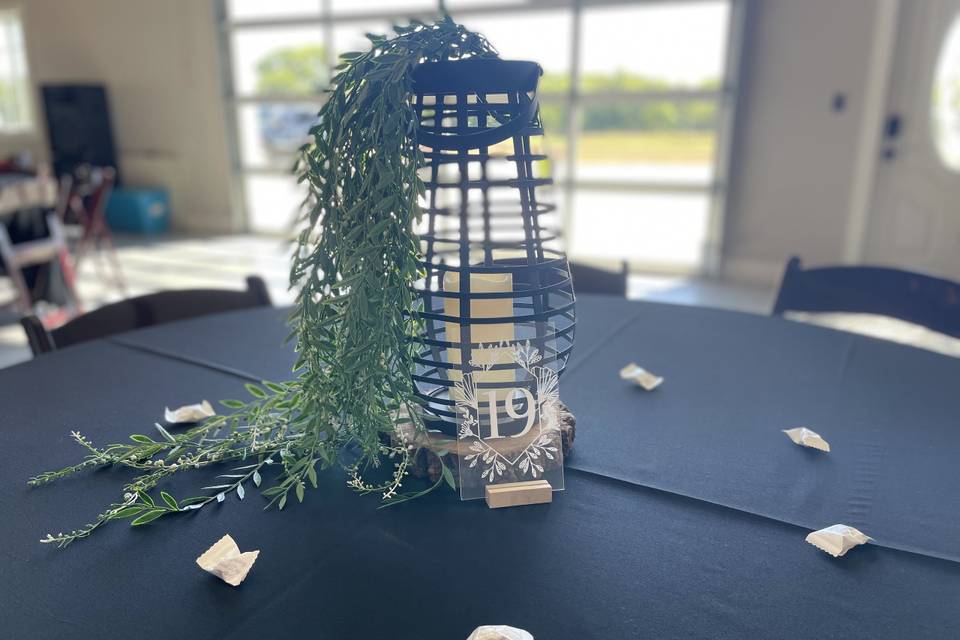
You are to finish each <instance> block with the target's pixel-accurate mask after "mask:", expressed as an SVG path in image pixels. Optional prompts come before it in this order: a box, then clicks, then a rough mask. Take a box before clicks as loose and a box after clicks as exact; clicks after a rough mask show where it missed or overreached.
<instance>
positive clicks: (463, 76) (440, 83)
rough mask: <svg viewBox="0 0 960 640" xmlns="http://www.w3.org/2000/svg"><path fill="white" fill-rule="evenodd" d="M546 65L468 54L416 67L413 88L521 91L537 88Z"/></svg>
mask: <svg viewBox="0 0 960 640" xmlns="http://www.w3.org/2000/svg"><path fill="white" fill-rule="evenodd" d="M541 75H543V69H542V68H540V65H539V64H537V63H536V62H530V61H527V60H501V59H499V58H467V59H465V60H450V61H445V62H425V63H423V64H420V65H418V66H417V67H416V68H415V69H414V70H413V92H414V93H418V94H428V93H445V94H452V93H462V92H478V93H498V92H503V93H519V92H530V91H536V90H537V83H538V82H539V80H540V76H541Z"/></svg>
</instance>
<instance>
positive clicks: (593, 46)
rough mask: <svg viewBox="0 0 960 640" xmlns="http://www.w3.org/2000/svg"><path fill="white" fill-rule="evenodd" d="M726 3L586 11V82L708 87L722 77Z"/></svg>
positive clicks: (588, 87) (587, 85) (586, 86)
mask: <svg viewBox="0 0 960 640" xmlns="http://www.w3.org/2000/svg"><path fill="white" fill-rule="evenodd" d="M729 11H730V6H729V3H728V2H689V3H688V2H685V3H682V4H678V5H669V4H662V5H660V4H654V5H648V6H639V7H624V6H614V7H605V8H597V9H585V10H584V12H583V60H582V70H583V79H582V80H581V83H582V86H583V89H584V90H585V91H592V90H597V89H605V88H607V87H592V86H591V76H595V75H605V76H609V75H610V74H611V73H614V75H621V76H623V77H624V81H625V82H626V81H631V82H633V83H634V84H636V83H640V84H643V85H650V86H649V87H645V86H643V87H637V90H643V89H645V88H651V89H653V88H663V87H662V86H655V85H665V86H666V87H684V88H705V87H711V86H714V85H716V83H717V82H718V81H719V79H720V78H721V77H722V76H723V62H724V54H725V51H726V43H727V23H728V17H729Z"/></svg>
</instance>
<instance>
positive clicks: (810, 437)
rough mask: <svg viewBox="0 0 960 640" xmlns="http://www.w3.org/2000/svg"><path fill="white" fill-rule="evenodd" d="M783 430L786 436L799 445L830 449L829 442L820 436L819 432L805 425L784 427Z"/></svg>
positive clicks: (822, 449) (824, 449) (821, 449)
mask: <svg viewBox="0 0 960 640" xmlns="http://www.w3.org/2000/svg"><path fill="white" fill-rule="evenodd" d="M783 432H784V433H785V434H787V437H788V438H790V439H791V440H793V442H794V444H798V445H800V446H801V447H810V448H811V449H819V450H820V451H830V444H829V443H828V442H827V441H826V440H824V439H823V438H822V437H820V434H819V433H817V432H816V431H811V430H810V429H807V428H806V427H797V428H795V429H784V430H783Z"/></svg>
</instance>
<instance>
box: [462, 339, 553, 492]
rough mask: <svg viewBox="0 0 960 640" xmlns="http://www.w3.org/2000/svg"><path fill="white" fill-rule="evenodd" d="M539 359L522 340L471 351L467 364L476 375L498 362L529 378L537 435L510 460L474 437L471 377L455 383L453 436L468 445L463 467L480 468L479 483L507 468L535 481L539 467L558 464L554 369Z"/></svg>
mask: <svg viewBox="0 0 960 640" xmlns="http://www.w3.org/2000/svg"><path fill="white" fill-rule="evenodd" d="M542 359H543V357H542V355H541V354H540V352H539V351H538V350H537V349H536V348H534V347H532V346H530V344H529V342H528V343H525V344H517V345H506V344H503V343H501V344H493V345H485V346H482V347H480V348H479V349H477V350H475V351H474V358H472V359H471V360H470V364H471V366H473V367H475V368H476V369H477V370H479V371H489V370H490V369H491V368H492V367H493V366H494V365H496V364H500V363H515V364H516V365H517V366H518V367H519V369H521V370H523V371H524V372H526V373H527V375H528V376H529V379H530V380H535V381H536V393H535V396H534V401H535V405H536V406H535V408H533V409H534V410H535V411H536V414H535V415H536V417H537V419H536V429H537V432H536V435H535V437H533V438H532V439H531V441H530V443H529V444H528V445H527V446H526V447H525V448H524V449H523V450H521V451H520V452H519V453H517V454H516V455H514V456H512V457H507V456H506V455H504V454H503V453H502V452H500V451H499V450H498V449H496V448H495V447H493V446H491V445H490V444H489V443H488V442H487V441H486V440H484V439H483V437H481V436H480V429H479V426H480V414H481V408H480V403H481V401H480V397H479V395H480V394H479V389H478V385H477V383H476V382H475V379H474V375H473V374H467V375H465V376H463V379H462V380H461V381H459V382H457V384H456V389H457V398H458V401H457V410H458V412H459V413H460V415H461V420H460V427H459V433H458V437H459V440H460V442H461V443H462V444H467V443H469V444H467V446H468V450H469V451H470V453H468V454H467V455H466V456H464V457H463V461H464V463H467V468H469V469H473V468H476V467H477V466H478V465H480V466H481V468H482V472H481V474H480V478H481V480H485V481H486V482H488V483H492V482H494V481H495V480H496V479H497V478H498V477H501V476H503V474H504V472H506V471H507V469H508V468H511V467H513V468H516V469H518V470H519V472H520V473H519V474H517V475H518V476H520V477H522V476H529V477H531V478H533V479H537V478H540V477H542V476H543V475H544V473H545V469H547V468H548V467H550V466H551V465H556V464H557V463H558V462H559V459H560V452H559V445H560V389H559V384H558V382H559V380H558V377H557V373H556V371H553V370H551V369H549V368H548V367H545V366H543V365H542V364H539V363H540V362H541V361H542ZM528 410H531V408H528Z"/></svg>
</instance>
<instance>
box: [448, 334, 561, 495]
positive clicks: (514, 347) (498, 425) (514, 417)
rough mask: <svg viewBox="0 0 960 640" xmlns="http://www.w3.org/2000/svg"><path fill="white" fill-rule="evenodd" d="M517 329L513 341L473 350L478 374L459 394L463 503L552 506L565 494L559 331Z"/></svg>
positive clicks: (458, 386) (459, 385)
mask: <svg viewBox="0 0 960 640" xmlns="http://www.w3.org/2000/svg"><path fill="white" fill-rule="evenodd" d="M516 329H517V333H518V337H517V339H515V340H513V341H503V342H499V343H490V344H481V345H479V346H478V347H477V348H475V349H473V350H472V352H471V358H470V365H471V367H472V368H473V370H472V371H470V372H469V373H467V374H465V375H463V376H462V378H461V379H460V380H459V381H458V382H457V383H456V389H455V394H454V396H455V397H456V399H457V414H458V415H457V420H458V425H457V427H458V428H457V445H458V446H457V449H458V452H459V455H458V456H457V457H458V459H459V476H460V477H459V485H460V498H461V500H474V499H478V498H486V500H487V504H488V506H490V507H491V508H496V507H505V506H517V505H523V504H536V503H540V502H549V501H550V500H551V499H552V492H553V491H561V490H563V448H562V441H561V433H560V418H561V405H560V388H559V385H558V381H559V379H558V376H557V371H556V369H557V366H556V350H555V349H553V348H552V347H551V346H550V345H551V344H552V343H553V342H554V341H553V340H552V339H551V338H550V336H553V335H555V334H554V333H553V332H552V328H545V327H544V325H542V324H541V326H540V327H539V330H538V329H537V328H531V327H527V326H524V325H522V324H518V325H516ZM525 335H527V336H529V337H525ZM494 372H499V373H498V374H497V375H495V376H491V375H490V374H491V373H494Z"/></svg>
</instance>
